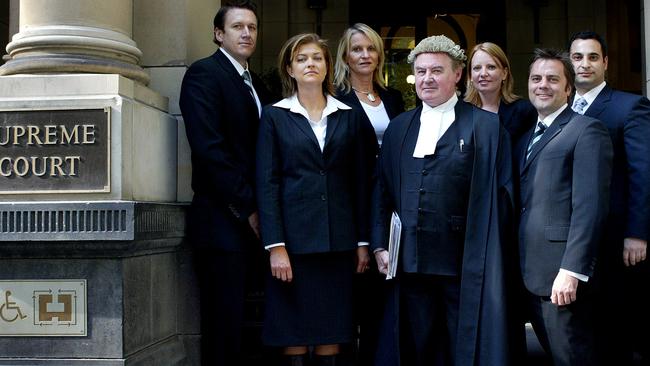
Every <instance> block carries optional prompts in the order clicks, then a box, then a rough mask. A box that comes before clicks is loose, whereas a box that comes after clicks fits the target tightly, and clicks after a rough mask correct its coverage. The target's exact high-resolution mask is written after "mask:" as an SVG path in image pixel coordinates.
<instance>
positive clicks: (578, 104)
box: [571, 97, 587, 114]
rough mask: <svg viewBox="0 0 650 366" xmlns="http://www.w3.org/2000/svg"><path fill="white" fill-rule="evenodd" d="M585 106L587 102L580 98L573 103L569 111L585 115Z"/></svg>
mask: <svg viewBox="0 0 650 366" xmlns="http://www.w3.org/2000/svg"><path fill="white" fill-rule="evenodd" d="M586 106H587V101H586V100H585V98H583V97H580V98H578V99H576V100H575V102H573V106H572V107H571V109H573V111H574V112H576V113H580V114H584V113H585V107H586Z"/></svg>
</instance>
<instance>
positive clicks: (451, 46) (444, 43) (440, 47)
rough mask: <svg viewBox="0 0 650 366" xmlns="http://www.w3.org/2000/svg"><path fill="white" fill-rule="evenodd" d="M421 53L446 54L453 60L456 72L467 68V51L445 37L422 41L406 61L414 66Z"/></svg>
mask: <svg viewBox="0 0 650 366" xmlns="http://www.w3.org/2000/svg"><path fill="white" fill-rule="evenodd" d="M421 53H446V54H447V55H449V58H451V61H452V65H453V68H454V70H457V69H458V68H459V67H460V68H463V67H465V62H464V61H465V60H467V56H465V51H463V50H462V49H461V48H460V46H459V45H457V44H456V43H454V41H452V40H451V39H449V38H447V37H445V36H443V35H440V36H431V37H427V38H425V39H423V40H421V41H420V43H418V45H417V46H415V48H414V49H413V50H412V51H411V53H409V55H408V58H407V59H406V60H407V61H408V63H410V64H412V63H414V62H415V58H416V57H417V56H418V55H419V54H421Z"/></svg>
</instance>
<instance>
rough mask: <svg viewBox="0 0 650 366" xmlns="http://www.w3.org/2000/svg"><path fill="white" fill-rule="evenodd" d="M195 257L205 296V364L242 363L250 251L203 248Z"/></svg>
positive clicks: (203, 303) (203, 358)
mask: <svg viewBox="0 0 650 366" xmlns="http://www.w3.org/2000/svg"><path fill="white" fill-rule="evenodd" d="M194 260H195V267H196V270H197V275H198V278H199V290H200V296H201V364H202V365H215V366H222V365H223V366H231V365H241V364H242V359H241V348H242V347H241V339H242V327H243V323H244V321H243V318H244V296H245V293H246V291H245V284H246V267H247V258H246V254H245V253H244V252H225V251H220V250H215V249H205V248H199V249H197V250H195V259H194Z"/></svg>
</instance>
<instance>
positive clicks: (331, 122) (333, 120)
mask: <svg viewBox="0 0 650 366" xmlns="http://www.w3.org/2000/svg"><path fill="white" fill-rule="evenodd" d="M340 117H341V113H339V111H336V112H334V113H332V114H330V115H329V116H327V130H325V145H324V146H323V151H325V149H327V145H329V143H330V141H331V140H332V137H333V136H334V134H335V133H336V129H337V127H338V126H339V124H340V123H339V121H340V119H341V118H340Z"/></svg>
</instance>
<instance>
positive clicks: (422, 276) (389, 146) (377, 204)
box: [371, 36, 519, 366]
mask: <svg viewBox="0 0 650 366" xmlns="http://www.w3.org/2000/svg"><path fill="white" fill-rule="evenodd" d="M465 60H466V57H465V53H464V51H463V50H461V49H460V47H459V46H458V45H456V44H454V42H453V41H452V40H450V39H449V38H447V37H445V36H432V37H428V38H426V39H424V40H422V41H421V42H420V43H419V44H418V45H417V46H416V47H415V48H414V49H413V51H411V53H410V55H409V57H408V61H409V62H410V63H412V64H413V71H414V74H415V87H416V92H417V94H418V97H419V98H420V99H421V100H422V105H421V106H420V107H418V108H416V109H414V110H412V111H408V112H405V113H402V114H400V115H399V116H397V117H396V118H395V119H393V120H392V121H391V123H390V125H389V126H388V129H387V130H386V133H385V134H384V140H383V144H382V148H381V152H380V154H379V161H378V173H377V174H378V183H377V185H376V188H375V190H374V193H373V210H372V220H373V225H374V227H373V231H372V240H371V247H372V250H373V252H374V254H375V258H376V260H377V263H378V266H379V270H380V271H381V272H384V273H386V272H387V269H388V266H387V262H388V258H389V254H388V252H387V249H388V248H389V246H388V237H389V234H388V233H389V221H390V217H391V213H392V212H395V213H397V214H398V215H399V217H400V219H401V222H402V233H401V247H400V251H399V258H400V259H399V262H398V263H397V276H396V278H395V279H394V280H392V281H393V289H394V290H393V291H392V293H391V296H389V299H388V302H387V310H386V316H385V319H384V327H383V331H382V336H381V338H380V344H379V347H378V356H377V358H376V360H377V364H378V365H399V364H401V365H413V366H419V365H423V366H424V365H436V364H442V365H462V366H475V365H509V364H511V363H512V362H511V354H512V351H513V350H512V349H511V346H512V345H515V344H519V343H518V342H511V334H510V329H511V328H510V327H509V320H510V319H509V318H508V316H509V314H510V313H511V312H510V306H511V302H510V298H509V294H508V292H507V290H508V288H507V286H506V278H507V277H508V276H509V275H514V273H507V269H508V268H513V267H514V266H511V265H507V264H506V263H505V261H506V260H507V258H509V257H508V255H507V253H511V252H513V251H516V250H517V249H516V246H514V245H513V244H512V243H511V242H508V241H505V240H502V235H503V234H504V233H505V232H510V231H511V230H512V228H510V227H508V224H509V220H508V217H507V216H508V214H511V212H512V205H513V203H512V185H511V178H512V165H511V163H512V158H511V150H510V139H509V137H508V134H507V132H506V131H505V129H504V128H503V127H502V126H501V125H500V123H499V119H498V116H497V115H496V114H494V113H490V112H486V111H484V110H482V109H480V108H477V107H475V106H473V105H471V104H469V103H466V102H464V101H462V100H459V99H458V97H457V94H456V84H457V83H458V82H459V81H460V77H461V74H462V68H463V66H464V61H465ZM515 268H516V267H515Z"/></svg>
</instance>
